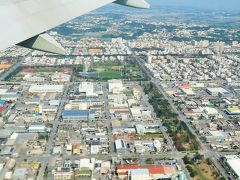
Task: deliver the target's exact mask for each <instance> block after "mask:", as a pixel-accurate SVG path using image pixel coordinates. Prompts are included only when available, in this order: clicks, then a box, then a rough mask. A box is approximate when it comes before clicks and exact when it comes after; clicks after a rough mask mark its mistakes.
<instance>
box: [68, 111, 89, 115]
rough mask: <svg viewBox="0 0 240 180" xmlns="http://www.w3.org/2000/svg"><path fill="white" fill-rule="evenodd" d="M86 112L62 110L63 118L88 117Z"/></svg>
mask: <svg viewBox="0 0 240 180" xmlns="http://www.w3.org/2000/svg"><path fill="white" fill-rule="evenodd" d="M88 114H89V112H88V110H64V111H63V116H88Z"/></svg>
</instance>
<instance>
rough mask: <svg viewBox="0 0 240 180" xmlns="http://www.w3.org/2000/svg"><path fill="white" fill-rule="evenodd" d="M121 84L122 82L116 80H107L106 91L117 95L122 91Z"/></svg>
mask: <svg viewBox="0 0 240 180" xmlns="http://www.w3.org/2000/svg"><path fill="white" fill-rule="evenodd" d="M123 89H124V88H123V83H122V80H118V79H112V80H108V90H109V92H111V93H119V92H121V91H123Z"/></svg>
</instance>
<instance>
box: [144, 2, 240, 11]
mask: <svg viewBox="0 0 240 180" xmlns="http://www.w3.org/2000/svg"><path fill="white" fill-rule="evenodd" d="M147 1H148V2H150V3H151V4H152V6H157V5H162V6H180V7H181V6H186V7H196V8H203V9H210V10H234V11H238V12H239V13H240V0H147Z"/></svg>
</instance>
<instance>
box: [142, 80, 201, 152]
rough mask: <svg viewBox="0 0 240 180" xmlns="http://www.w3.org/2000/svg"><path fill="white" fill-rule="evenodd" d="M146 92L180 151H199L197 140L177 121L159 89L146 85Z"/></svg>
mask: <svg viewBox="0 0 240 180" xmlns="http://www.w3.org/2000/svg"><path fill="white" fill-rule="evenodd" d="M144 92H145V93H146V94H148V97H149V102H150V104H151V105H152V106H153V108H154V111H155V112H156V114H157V116H158V117H159V118H161V119H163V125H164V126H166V128H167V129H168V133H169V135H170V136H171V137H172V139H173V141H174V143H175V146H176V148H177V149H178V150H179V151H188V150H198V149H199V143H198V142H197V140H196V138H195V137H194V135H193V134H192V133H191V131H190V130H189V129H188V127H187V125H186V124H185V123H184V122H182V121H179V120H178V119H177V114H176V113H175V112H174V110H173V109H172V107H171V106H170V104H169V103H168V101H167V100H166V99H165V98H164V96H163V95H162V94H160V93H159V91H158V89H157V88H156V87H155V86H154V85H153V84H152V83H146V84H145V85H144Z"/></svg>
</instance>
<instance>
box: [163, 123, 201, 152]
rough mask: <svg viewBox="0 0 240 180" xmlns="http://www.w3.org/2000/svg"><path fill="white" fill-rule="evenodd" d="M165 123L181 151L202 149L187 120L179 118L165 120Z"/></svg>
mask: <svg viewBox="0 0 240 180" xmlns="http://www.w3.org/2000/svg"><path fill="white" fill-rule="evenodd" d="M163 125H164V126H165V127H166V128H167V129H168V133H169V135H170V136H171V137H172V139H173V141H174V143H175V146H176V148H177V149H178V150H179V151H193V150H199V149H200V145H199V143H198V142H197V140H196V137H195V136H194V135H193V134H192V133H191V131H190V130H189V129H188V127H187V125H186V124H185V122H183V121H179V120H164V121H163Z"/></svg>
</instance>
